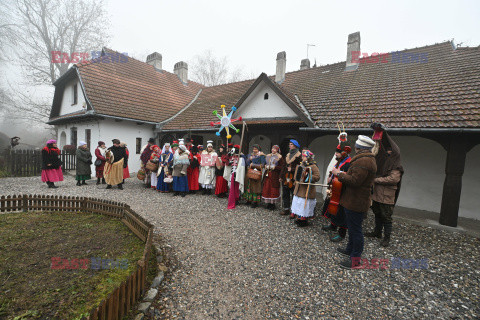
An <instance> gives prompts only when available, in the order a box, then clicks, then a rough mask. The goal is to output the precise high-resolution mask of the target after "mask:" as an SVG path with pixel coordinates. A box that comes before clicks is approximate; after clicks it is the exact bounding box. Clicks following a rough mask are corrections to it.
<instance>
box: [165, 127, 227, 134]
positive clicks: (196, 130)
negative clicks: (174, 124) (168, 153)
mask: <svg viewBox="0 0 480 320" xmlns="http://www.w3.org/2000/svg"><path fill="white" fill-rule="evenodd" d="M217 130H218V128H217V129H215V128H213V129H210V128H208V129H168V130H162V131H159V133H160V132H183V131H185V132H187V131H188V132H199V131H201V132H207V131H211V132H213V131H217Z"/></svg>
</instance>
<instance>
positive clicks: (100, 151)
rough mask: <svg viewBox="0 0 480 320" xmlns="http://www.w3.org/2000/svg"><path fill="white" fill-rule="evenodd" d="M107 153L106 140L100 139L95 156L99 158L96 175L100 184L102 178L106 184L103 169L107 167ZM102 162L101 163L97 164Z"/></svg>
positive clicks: (96, 162)
mask: <svg viewBox="0 0 480 320" xmlns="http://www.w3.org/2000/svg"><path fill="white" fill-rule="evenodd" d="M106 153H107V147H106V146H105V142H103V141H98V147H97V148H96V149H95V156H96V157H97V160H95V175H96V176H97V184H100V179H101V180H102V184H106V182H105V177H104V176H103V170H104V169H105V161H106V158H105V154H106ZM98 163H100V164H99V165H97V164H98Z"/></svg>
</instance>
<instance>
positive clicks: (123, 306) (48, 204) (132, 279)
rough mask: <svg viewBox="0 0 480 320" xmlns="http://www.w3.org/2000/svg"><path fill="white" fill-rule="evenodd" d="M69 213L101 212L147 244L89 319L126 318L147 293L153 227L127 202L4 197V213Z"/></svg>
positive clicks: (1, 209)
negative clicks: (128, 270)
mask: <svg viewBox="0 0 480 320" xmlns="http://www.w3.org/2000/svg"><path fill="white" fill-rule="evenodd" d="M14 211H24V212H27V211H47V212H48V211H68V212H86V213H98V214H104V215H107V216H111V217H113V218H117V219H121V221H122V222H123V223H124V224H125V225H126V226H127V227H128V228H129V229H130V230H131V231H132V232H133V233H135V235H136V236H137V237H139V238H140V239H141V240H142V241H143V242H145V249H144V251H143V256H142V258H141V259H140V260H138V261H137V268H136V269H135V271H133V272H132V273H131V274H130V276H129V277H128V278H127V280H125V281H123V282H122V284H121V285H120V286H119V287H117V288H116V289H115V290H113V291H112V292H111V293H110V294H109V295H108V296H107V298H106V299H105V300H103V301H102V302H101V303H100V304H99V305H98V306H97V307H96V308H94V309H93V310H91V312H90V315H89V317H88V319H91V320H113V319H122V318H123V316H124V315H126V314H127V313H128V311H129V310H130V308H131V307H132V306H133V305H134V304H135V302H136V301H137V300H138V299H139V298H140V297H141V296H142V295H143V294H144V293H145V290H146V288H145V286H146V283H145V282H146V277H147V268H148V261H149V259H150V254H151V246H152V237H153V226H152V224H150V223H149V222H148V221H146V220H145V219H144V218H142V217H141V216H140V215H138V214H137V213H136V212H135V211H133V210H132V209H131V208H130V206H128V205H126V204H125V203H120V202H114V201H107V200H101V199H95V198H84V197H67V196H51V195H12V196H1V197H0V212H14Z"/></svg>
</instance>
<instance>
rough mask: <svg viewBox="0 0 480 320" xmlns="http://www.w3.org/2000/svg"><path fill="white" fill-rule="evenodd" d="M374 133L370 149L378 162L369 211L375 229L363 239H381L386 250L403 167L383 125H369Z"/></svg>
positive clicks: (396, 148)
mask: <svg viewBox="0 0 480 320" xmlns="http://www.w3.org/2000/svg"><path fill="white" fill-rule="evenodd" d="M371 127H372V129H374V130H375V133H374V135H373V140H374V141H375V143H376V145H375V147H374V148H373V153H374V154H375V160H376V163H377V175H376V178H375V181H374V185H373V197H372V200H373V202H372V211H373V213H374V214H375V229H374V230H373V231H372V232H368V233H366V234H365V236H366V237H376V238H382V230H383V231H384V238H383V240H382V241H381V242H380V245H381V246H382V247H388V246H389V244H390V236H391V234H392V215H393V208H394V207H395V203H396V202H397V199H398V194H399V191H400V183H401V179H402V176H403V172H404V171H403V167H402V164H401V161H400V148H399V147H398V146H397V144H396V143H395V142H394V141H393V140H392V138H391V137H390V136H389V135H388V133H387V132H386V131H385V128H384V127H383V125H382V124H379V123H374V124H372V126H371Z"/></svg>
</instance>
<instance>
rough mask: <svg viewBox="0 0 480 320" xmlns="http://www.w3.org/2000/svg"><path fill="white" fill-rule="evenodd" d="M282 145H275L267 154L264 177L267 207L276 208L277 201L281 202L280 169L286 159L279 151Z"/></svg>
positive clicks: (264, 195) (263, 198)
mask: <svg viewBox="0 0 480 320" xmlns="http://www.w3.org/2000/svg"><path fill="white" fill-rule="evenodd" d="M279 151H280V147H279V146H277V145H274V146H273V147H272V153H270V154H269V155H267V158H266V162H267V164H266V165H265V176H264V178H263V188H262V190H263V192H262V200H263V202H265V203H266V204H267V209H270V210H275V203H277V202H280V186H281V185H280V171H281V170H282V167H283V165H284V162H285V160H284V159H283V158H282V155H281V154H280V153H279Z"/></svg>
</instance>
